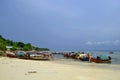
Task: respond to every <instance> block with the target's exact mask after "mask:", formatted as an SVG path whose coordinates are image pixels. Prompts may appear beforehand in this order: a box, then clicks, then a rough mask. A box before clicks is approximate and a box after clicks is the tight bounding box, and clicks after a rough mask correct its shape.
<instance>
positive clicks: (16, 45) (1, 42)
mask: <svg viewBox="0 0 120 80" xmlns="http://www.w3.org/2000/svg"><path fill="white" fill-rule="evenodd" d="M6 46H12V48H11V50H12V51H15V50H24V51H29V50H37V51H49V49H48V48H39V47H35V46H32V45H31V43H27V44H25V43H23V42H13V41H12V40H8V39H5V38H3V37H2V36H1V35H0V50H2V51H5V50H6V49H7V48H6Z"/></svg>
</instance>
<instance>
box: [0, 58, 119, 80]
mask: <svg viewBox="0 0 120 80" xmlns="http://www.w3.org/2000/svg"><path fill="white" fill-rule="evenodd" d="M67 62H68V63H67ZM0 66H1V67H0V71H1V73H0V80H17V79H21V80H38V79H41V80H68V79H69V80H101V79H102V80H119V78H120V76H119V74H120V65H114V64H109V65H108V64H96V63H92V64H90V63H82V62H77V61H74V62H73V61H67V60H53V61H35V60H23V59H16V58H12V59H11V58H7V57H0ZM116 68H118V69H116Z"/></svg>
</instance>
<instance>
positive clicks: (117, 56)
mask: <svg viewBox="0 0 120 80" xmlns="http://www.w3.org/2000/svg"><path fill="white" fill-rule="evenodd" d="M80 52H84V53H91V54H94V55H95V54H96V55H108V56H110V57H111V64H118V65H119V64H120V51H114V52H113V54H110V51H80ZM55 58H56V59H64V57H63V55H62V54H55ZM73 61H74V60H73Z"/></svg>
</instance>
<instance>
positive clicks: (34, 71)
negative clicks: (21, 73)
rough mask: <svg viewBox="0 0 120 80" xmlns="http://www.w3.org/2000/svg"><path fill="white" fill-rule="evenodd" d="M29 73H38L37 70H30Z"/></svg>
mask: <svg viewBox="0 0 120 80" xmlns="http://www.w3.org/2000/svg"><path fill="white" fill-rule="evenodd" d="M28 73H37V71H28Z"/></svg>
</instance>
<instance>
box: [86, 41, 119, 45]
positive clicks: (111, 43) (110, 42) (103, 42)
mask: <svg viewBox="0 0 120 80" xmlns="http://www.w3.org/2000/svg"><path fill="white" fill-rule="evenodd" d="M85 44H86V45H116V46H117V45H120V40H114V41H94V42H92V41H87V42H86V43H85Z"/></svg>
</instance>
